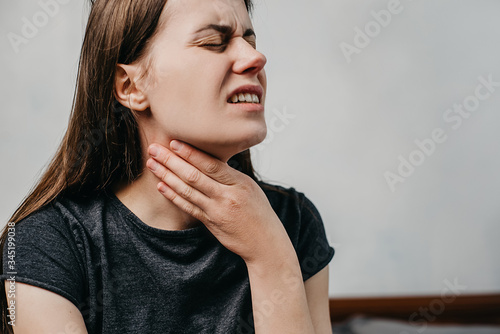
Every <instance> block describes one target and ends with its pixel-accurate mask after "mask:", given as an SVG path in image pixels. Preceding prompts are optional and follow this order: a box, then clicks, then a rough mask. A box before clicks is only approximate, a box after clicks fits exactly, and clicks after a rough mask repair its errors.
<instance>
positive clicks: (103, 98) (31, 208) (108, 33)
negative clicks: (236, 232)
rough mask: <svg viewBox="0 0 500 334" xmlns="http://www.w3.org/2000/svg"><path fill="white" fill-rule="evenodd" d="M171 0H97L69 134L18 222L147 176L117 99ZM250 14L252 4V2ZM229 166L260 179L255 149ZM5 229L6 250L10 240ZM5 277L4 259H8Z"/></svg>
mask: <svg viewBox="0 0 500 334" xmlns="http://www.w3.org/2000/svg"><path fill="white" fill-rule="evenodd" d="M166 2H167V0H141V1H139V0H96V1H91V3H92V8H91V11H90V16H89V19H88V22H87V27H86V31H85V38H84V41H83V46H82V50H81V54H80V61H79V66H78V75H77V84H76V89H75V95H74V99H73V107H72V111H71V115H70V120H69V124H68V129H67V131H66V134H65V135H64V138H63V139H62V142H61V144H60V146H59V148H58V150H57V152H56V154H55V156H54V157H53V158H52V160H51V162H50V163H49V166H48V167H47V169H46V170H45V172H44V173H43V175H42V176H41V178H40V180H39V181H38V182H37V183H36V185H35V186H34V187H33V189H32V190H31V191H30V192H29V194H28V195H27V196H26V198H25V199H24V200H23V202H22V203H21V205H20V206H19V207H18V208H17V210H16V211H15V212H14V214H13V215H12V217H11V218H10V220H9V222H11V223H18V222H19V221H21V220H23V219H24V218H26V217H27V216H29V215H30V214H32V213H34V212H36V211H38V210H39V209H41V208H43V207H44V206H46V205H48V204H49V203H51V202H52V201H54V200H56V199H57V198H58V197H60V196H62V195H77V196H92V195H95V194H96V193H98V192H100V191H103V190H106V189H108V188H109V187H110V186H111V185H112V184H114V183H115V182H132V181H134V180H135V179H136V178H137V177H138V176H139V175H140V173H141V171H142V168H143V166H142V154H141V153H142V152H141V145H140V141H139V132H138V127H137V122H136V120H135V117H134V113H133V111H131V110H129V109H127V108H125V107H123V106H122V105H120V104H119V103H118V102H117V101H116V100H115V98H114V93H113V90H114V77H115V71H116V66H117V64H130V63H132V62H134V61H136V60H138V59H140V58H141V57H143V56H144V55H145V54H146V53H147V50H148V45H149V44H148V43H149V42H151V40H152V37H153V36H154V35H155V32H156V31H157V26H158V23H159V21H160V16H161V13H162V10H163V8H164V7H165V4H166ZM245 5H246V7H247V10H248V11H249V12H250V11H251V7H252V3H251V0H245ZM228 163H229V165H230V166H232V167H233V168H237V169H239V170H240V171H242V172H244V173H245V174H247V175H249V176H250V177H252V178H253V179H254V180H257V178H256V176H255V173H254V170H253V167H252V163H251V159H250V152H249V150H246V151H243V152H241V153H238V154H236V155H235V156H234V157H232V158H231V159H230V160H229V162H228ZM7 227H8V226H5V228H4V230H3V232H2V235H1V236H0V250H3V247H4V244H5V241H6V239H7V231H8V230H7ZM0 268H2V270H3V256H0ZM0 287H1V288H2V291H0V307H1V309H2V315H1V316H2V333H12V328H11V326H10V325H8V320H7V319H8V318H7V299H6V295H5V290H4V289H5V288H4V281H3V280H2V282H1V286H0Z"/></svg>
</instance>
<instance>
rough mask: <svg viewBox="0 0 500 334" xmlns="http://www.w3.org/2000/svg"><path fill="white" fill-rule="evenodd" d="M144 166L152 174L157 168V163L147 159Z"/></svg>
mask: <svg viewBox="0 0 500 334" xmlns="http://www.w3.org/2000/svg"><path fill="white" fill-rule="evenodd" d="M146 165H147V166H148V168H149V169H151V171H152V172H154V171H155V170H156V169H157V168H158V163H157V162H156V161H154V160H153V159H149V160H148V162H147V163H146Z"/></svg>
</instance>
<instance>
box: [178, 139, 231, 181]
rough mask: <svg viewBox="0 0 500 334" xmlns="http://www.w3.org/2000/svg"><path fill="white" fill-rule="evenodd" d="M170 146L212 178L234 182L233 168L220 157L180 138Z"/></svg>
mask: <svg viewBox="0 0 500 334" xmlns="http://www.w3.org/2000/svg"><path fill="white" fill-rule="evenodd" d="M170 148H171V149H172V151H174V152H175V153H176V154H177V155H178V156H180V157H181V158H183V159H184V160H186V161H188V162H189V163H191V164H192V165H193V166H195V167H197V168H198V169H199V170H200V171H201V172H202V173H203V174H205V175H208V176H209V177H211V178H212V179H214V180H216V181H218V182H220V183H222V184H226V185H231V184H233V183H234V178H233V176H232V175H233V174H232V168H230V167H229V166H228V165H227V164H225V163H223V162H222V161H220V160H219V159H217V158H214V157H213V156H210V155H208V154H207V153H205V152H202V151H200V150H198V149H196V148H195V147H193V146H191V145H189V144H186V143H184V142H181V141H179V140H172V141H171V142H170Z"/></svg>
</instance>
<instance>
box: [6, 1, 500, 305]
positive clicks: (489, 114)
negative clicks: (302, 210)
mask: <svg viewBox="0 0 500 334" xmlns="http://www.w3.org/2000/svg"><path fill="white" fill-rule="evenodd" d="M62 2H63V1H61V2H60V3H61V4H60V6H59V10H58V12H57V13H54V15H53V16H48V15H47V18H48V19H47V22H43V21H40V22H41V23H42V24H43V23H46V24H45V25H43V26H42V27H40V28H38V32H36V33H33V32H32V35H33V36H32V38H29V39H27V43H26V44H21V45H19V50H18V51H19V52H17V53H16V52H15V48H13V47H12V45H11V43H10V42H9V40H8V37H7V36H8V33H9V32H13V33H16V34H18V35H21V34H22V32H21V29H22V26H23V17H26V18H27V19H28V20H29V21H31V22H33V15H37V13H39V12H40V11H41V10H42V7H41V6H40V4H39V3H38V2H35V1H32V2H24V3H21V2H5V1H4V2H2V3H1V4H0V22H1V23H0V36H1V39H0V48H1V50H2V52H1V57H2V58H1V60H2V61H1V62H0V92H1V94H2V95H1V97H2V100H1V101H2V106H3V111H2V113H1V115H2V116H1V117H2V121H1V122H0V136H1V137H0V139H1V140H0V154H1V157H2V165H1V168H2V172H1V173H0V185H1V190H0V218H1V220H2V221H6V220H7V219H8V217H9V214H10V213H12V210H13V209H14V208H15V207H16V205H17V203H19V201H20V200H21V199H22V198H23V196H24V195H25V194H26V192H27V191H28V189H29V188H30V187H31V185H32V184H33V182H34V180H35V179H36V177H37V176H38V175H39V171H40V170H41V169H42V168H43V167H44V166H45V165H46V163H47V162H48V160H49V158H50V156H51V155H52V154H53V153H54V151H55V149H56V146H57V144H58V142H59V141H60V139H61V136H62V134H63V132H64V129H65V125H66V122H67V119H68V115H69V109H70V106H71V99H72V93H73V90H74V81H75V75H76V66H77V59H78V53H79V48H80V45H81V40H82V29H83V27H84V23H85V17H86V14H85V13H86V9H85V8H86V5H84V4H82V3H81V2H80V1H77V0H65V1H64V2H65V3H64V4H62ZM381 10H385V12H381ZM389 10H390V11H389ZM372 11H374V12H375V13H379V15H374V14H373V13H372ZM391 11H392V12H391ZM499 12H500V2H499V1H495V0H476V1H471V0H469V1H465V0H454V1H452V0H440V1H431V0H420V1H416V0H414V1H411V0H401V1H400V2H399V5H397V2H395V1H379V0H376V1H364V2H361V1H356V2H355V1H352V0H337V1H331V0H323V1H315V2H312V1H305V0H301V1H285V0H259V1H257V6H256V11H255V14H254V24H255V27H256V30H257V34H258V36H259V37H258V47H259V49H260V50H261V51H263V52H264V53H265V54H266V56H267V57H268V61H269V62H268V65H267V74H268V80H269V89H268V100H267V116H268V125H269V138H268V139H267V140H266V141H265V142H264V143H263V144H261V145H259V146H257V147H255V148H254V149H253V153H254V159H255V162H256V165H257V167H258V171H259V172H260V174H261V175H262V176H263V177H264V179H265V180H268V181H272V182H276V183H278V184H282V185H285V186H294V187H295V188H297V189H298V190H299V191H303V192H304V193H306V195H307V196H308V197H309V198H310V199H311V200H312V201H313V202H314V203H315V204H316V206H317V207H318V209H319V210H320V212H321V214H322V217H323V220H324V222H325V226H326V230H327V234H328V237H329V239H330V242H331V243H332V245H333V246H334V247H335V248H336V255H335V257H334V259H333V261H332V263H331V271H330V277H331V278H330V279H331V282H330V285H331V288H330V294H331V295H332V296H337V297H340V296H361V295H363V296H366V295H396V294H417V295H418V294H436V293H440V292H442V291H444V290H445V289H447V288H449V286H450V285H455V287H457V286H458V288H457V289H456V291H457V292H456V293H464V294H465V293H468V294H470V293H482V292H498V291H500V266H499V265H498V260H497V261H494V256H497V254H500V245H499V243H498V241H497V239H498V236H499V235H500V224H499V223H498V220H499V218H500V209H499V207H500V206H499V205H498V204H497V201H498V198H500V196H499V195H500V176H499V174H498V173H497V170H500V156H499V154H498V152H499V149H500V132H499V131H495V130H496V127H497V126H498V125H499V124H500V115H499V114H498V112H495V110H498V107H499V106H500V84H492V85H490V86H491V87H486V86H485V85H484V83H483V82H484V81H485V80H486V81H488V78H491V80H492V81H494V82H499V83H500V68H499V65H498V59H500V46H499V43H498V42H499V41H500V21H499V20H498V13H499ZM383 13H385V14H387V13H390V18H389V16H388V15H385V16H384V15H383ZM375 16H378V18H379V21H381V22H382V24H380V23H377V21H376V19H375ZM39 18H42V17H41V16H40V17H39ZM365 28H367V29H368V35H367V34H366V32H365V33H363V32H361V33H360V31H365ZM358 29H359V30H358ZM363 35H365V36H363ZM11 36H12V35H11ZM488 88H490V90H491V91H489V90H488ZM460 105H464V107H463V108H462V110H463V111H461V114H460V113H458V112H456V110H457V108H459V107H460ZM454 106H457V107H455V109H454ZM468 110H470V111H468ZM416 142H419V143H420V144H419V145H420V146H422V145H424V146H423V148H421V147H420V146H419V145H418V144H417V143H416ZM402 161H405V162H402ZM387 178H389V180H391V182H392V183H391V182H388V181H387ZM391 184H392V185H391Z"/></svg>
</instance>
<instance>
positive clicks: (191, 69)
mask: <svg viewBox="0 0 500 334" xmlns="http://www.w3.org/2000/svg"><path fill="white" fill-rule="evenodd" d="M207 24H215V25H227V26H229V27H231V31H230V34H228V35H223V34H221V33H220V32H218V31H216V30H213V29H210V30H204V31H203V32H201V33H195V32H196V31H197V30H199V29H200V28H201V27H204V26H206V25H207ZM251 28H252V25H251V21H250V18H249V16H248V13H247V11H246V8H245V6H244V3H243V1H241V0H214V1H206V0H182V1H181V0H169V1H168V3H167V5H166V7H165V8H164V11H163V13H162V18H161V21H160V26H159V28H158V29H159V31H158V34H157V35H156V36H155V37H154V39H153V40H152V41H151V45H150V48H149V50H148V51H149V52H148V53H147V55H146V57H144V58H143V59H141V60H140V61H138V62H136V63H134V64H128V65H125V64H119V65H118V67H117V74H116V77H115V96H116V98H117V99H118V101H119V102H120V103H122V104H123V105H125V106H127V107H129V108H131V109H133V110H135V111H136V112H137V122H138V125H139V129H140V134H141V144H142V149H143V151H144V154H143V156H144V157H145V161H144V165H145V170H144V173H142V175H141V176H140V177H139V179H137V180H136V181H134V182H133V183H131V184H117V185H115V187H114V191H115V193H116V195H117V197H118V198H119V199H120V200H121V201H122V202H123V203H124V204H125V205H126V206H127V207H128V208H129V209H130V210H131V211H132V212H134V213H135V214H136V215H137V216H138V217H139V218H140V219H141V220H142V221H143V222H144V223H146V224H148V225H150V226H153V227H156V228H160V229H169V230H180V229H185V228H189V227H192V226H196V225H198V224H205V225H206V226H207V227H208V229H209V230H210V231H211V232H212V233H213V234H214V236H215V237H216V238H217V239H218V240H219V241H220V242H221V243H222V244H223V245H224V246H225V247H226V248H228V249H229V250H231V251H233V252H234V253H236V254H238V255H239V256H241V257H242V258H243V259H244V261H245V263H246V264H247V268H248V273H249V278H250V285H251V294H252V305H253V312H254V318H255V331H256V333H258V334H267V333H300V334H308V333H316V334H330V333H331V328H330V326H331V325H330V320H329V312H328V267H326V268H324V269H323V270H322V271H321V272H319V273H318V274H316V275H315V276H313V277H311V278H310V279H308V280H307V281H306V282H305V283H304V282H303V281H302V275H301V271H300V265H299V262H298V259H297V255H296V253H295V250H294V248H293V246H292V244H291V241H290V239H289V237H288V235H287V233H286V231H285V229H284V227H283V224H282V223H281V221H280V220H279V218H278V217H277V216H276V214H275V212H274V211H273V209H272V207H271V206H270V204H269V202H268V200H267V198H266V196H265V194H264V193H263V191H262V190H261V189H260V187H259V186H258V185H257V184H256V183H255V182H254V181H253V180H252V179H251V178H249V177H248V176H247V175H245V174H243V173H241V172H238V171H237V170H235V169H233V168H231V167H230V166H228V165H227V160H228V159H229V158H230V157H231V156H233V155H234V154H236V153H238V152H241V151H243V150H244V149H247V148H249V147H251V146H253V145H256V144H257V143H259V142H261V141H262V140H264V138H265V134H266V125H265V120H264V114H263V108H262V110H261V109H258V108H257V106H248V105H247V106H243V105H240V106H235V105H230V104H228V103H227V100H228V98H229V97H230V93H231V92H232V91H233V90H234V89H236V88H238V87H240V86H242V85H247V84H251V85H256V86H259V87H261V88H262V89H263V91H264V94H263V96H262V98H261V105H262V106H263V104H264V101H265V90H266V77H265V72H264V65H265V63H266V58H265V57H264V56H263V55H262V54H261V53H260V52H258V51H257V50H256V48H255V43H256V42H255V37H254V36H253V35H248V34H247V32H248V30H249V29H251ZM145 69H147V71H145ZM175 144H179V145H180V146H179V147H176V145H175ZM17 294H18V296H17V298H18V301H16V305H17V315H18V318H17V325H18V326H16V328H15V333H16V334H19V333H21V334H24V333H33V332H34V331H35V330H34V329H35V328H36V333H42V334H43V333H54V332H68V330H67V329H65V326H73V327H72V328H73V332H74V333H85V332H86V331H85V326H84V323H83V319H82V318H81V314H80V313H79V311H78V309H77V308H76V307H75V306H74V305H73V304H72V303H70V302H69V301H68V300H66V299H64V298H63V297H61V296H59V295H57V294H54V293H52V292H49V291H46V290H44V289H41V288H37V287H34V286H30V285H26V284H20V283H18V286H17Z"/></svg>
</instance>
